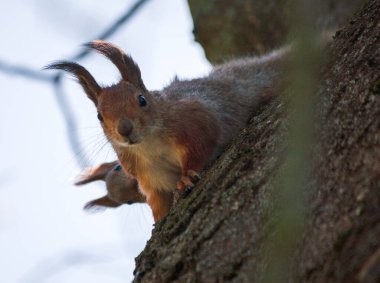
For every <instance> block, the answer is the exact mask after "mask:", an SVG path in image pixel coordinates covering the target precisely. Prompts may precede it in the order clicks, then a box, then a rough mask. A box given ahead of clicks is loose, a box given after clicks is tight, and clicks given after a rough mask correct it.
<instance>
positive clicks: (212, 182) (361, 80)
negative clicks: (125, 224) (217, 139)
mask: <svg viewBox="0 0 380 283" xmlns="http://www.w3.org/2000/svg"><path fill="white" fill-rule="evenodd" d="M323 77H324V79H323V80H322V82H321V85H320V91H319V104H318V109H319V111H318V120H319V122H320V129H319V130H320V132H319V136H320V143H319V148H320V151H319V152H320V154H319V156H317V157H316V160H317V165H318V166H317V169H315V171H314V172H313V178H312V181H311V182H310V184H311V185H310V186H308V187H306V188H305V192H307V193H308V195H311V197H310V198H308V203H307V207H308V209H309V210H308V214H307V219H306V229H305V231H304V235H303V242H302V243H301V244H300V248H299V250H298V252H297V253H296V255H295V256H294V259H293V261H294V272H293V276H292V277H293V278H292V279H293V281H294V282H380V115H379V114H380V1H378V0H371V1H369V2H368V3H367V4H366V5H365V6H364V7H363V9H362V10H361V11H360V13H358V14H357V15H356V17H355V18H354V19H353V20H351V21H350V22H349V24H347V25H346V26H345V27H344V29H342V30H341V31H339V32H337V34H336V37H335V40H334V41H333V42H332V44H331V46H330V48H329V55H328V63H327V64H326V67H325V68H324V72H323ZM284 108H285V107H284V103H283V102H282V101H281V100H280V99H275V100H274V101H272V102H271V103H270V104H268V105H266V106H265V107H264V108H262V109H261V111H259V112H258V113H254V117H253V118H252V119H251V121H250V123H249V125H248V126H247V128H246V129H245V130H243V131H242V132H241V134H240V135H239V136H237V137H236V139H235V140H234V141H233V142H232V144H231V145H230V147H229V148H228V149H227V150H226V151H225V153H224V154H223V155H222V156H221V157H220V158H219V159H218V160H217V161H216V162H214V164H213V165H212V166H211V168H209V169H208V170H207V172H205V173H204V175H203V176H202V177H203V178H202V180H201V181H200V182H199V183H198V184H197V186H196V187H195V188H194V190H193V191H192V192H191V194H190V195H189V196H187V197H186V198H184V199H181V200H179V202H178V203H177V204H176V206H175V207H173V209H172V210H171V212H170V213H169V215H168V216H167V217H166V218H164V219H163V220H162V221H160V222H159V223H157V224H156V225H155V228H154V230H153V235H152V238H151V239H150V240H149V242H148V243H147V246H146V248H145V249H144V251H143V252H142V253H141V254H140V255H139V257H138V258H137V259H136V264H137V265H136V270H135V280H134V281H135V282H172V281H175V282H257V281H258V279H259V278H261V276H262V273H263V272H264V267H265V263H266V261H267V257H268V256H267V255H266V253H265V252H264V249H263V244H264V243H265V241H266V239H267V238H268V233H269V231H270V229H271V227H272V224H273V221H272V220H273V219H272V216H273V210H274V206H275V202H274V199H275V195H276V194H275V192H276V191H275V189H276V186H275V180H276V179H275V176H274V175H275V174H274V173H275V172H276V169H277V168H278V167H279V165H280V164H281V159H280V156H281V153H282V152H283V151H284V144H283V143H282V142H281V141H282V140H283V139H284V136H285V135H286V127H285V123H284V121H285V117H286V115H284V113H285V109H284Z"/></svg>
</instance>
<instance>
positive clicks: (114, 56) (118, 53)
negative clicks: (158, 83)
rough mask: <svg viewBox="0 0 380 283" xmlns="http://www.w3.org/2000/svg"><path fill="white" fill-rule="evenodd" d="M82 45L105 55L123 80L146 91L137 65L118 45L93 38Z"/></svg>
mask: <svg viewBox="0 0 380 283" xmlns="http://www.w3.org/2000/svg"><path fill="white" fill-rule="evenodd" d="M84 46H86V47H88V48H91V49H94V50H96V51H97V52H99V53H100V54H102V55H104V56H105V57H107V58H108V59H109V60H110V61H111V62H112V63H114V64H115V66H116V67H117V68H118V70H119V72H120V74H121V77H122V78H123V80H125V81H127V82H130V83H132V84H133V85H135V86H137V87H139V88H141V89H143V90H144V91H146V88H145V85H144V83H143V81H142V79H141V72H140V68H139V66H138V65H137V64H136V63H135V61H133V59H132V58H131V57H130V56H128V55H127V54H125V53H124V52H123V51H122V50H121V49H120V48H119V47H117V46H115V45H113V44H111V43H109V42H105V41H102V40H94V41H92V42H89V43H86V44H84Z"/></svg>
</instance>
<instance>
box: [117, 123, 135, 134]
mask: <svg viewBox="0 0 380 283" xmlns="http://www.w3.org/2000/svg"><path fill="white" fill-rule="evenodd" d="M132 130H133V125H132V122H131V121H130V120H128V119H122V120H120V122H119V125H118V127H117V131H118V132H119V134H120V135H122V136H123V137H125V138H128V137H129V135H130V134H131V133H132Z"/></svg>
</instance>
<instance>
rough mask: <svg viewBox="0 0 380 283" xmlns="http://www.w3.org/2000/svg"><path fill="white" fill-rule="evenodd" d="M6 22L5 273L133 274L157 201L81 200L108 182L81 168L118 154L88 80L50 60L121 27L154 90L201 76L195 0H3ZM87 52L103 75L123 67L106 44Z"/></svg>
mask: <svg viewBox="0 0 380 283" xmlns="http://www.w3.org/2000/svg"><path fill="white" fill-rule="evenodd" d="M136 3H138V5H136ZM131 9H132V13H129V12H131ZM126 15H132V16H131V17H128V18H127V20H126V21H124V22H121V23H120V24H119V25H114V24H115V22H117V21H118V19H123V16H126ZM0 26H1V29H0V36H1V38H2V44H1V45H0V94H1V103H0V107H1V116H0V117H1V119H0V156H1V161H2V162H0V270H1V272H0V282H6V283H14V282H20V283H24V282H39V283H42V282H55V283H56V282H92V283H96V282H110V283H112V282H128V281H130V280H132V278H133V274H132V272H133V269H134V258H135V257H136V256H137V255H138V254H139V253H140V252H141V251H142V249H143V247H144V246H145V243H146V241H147V240H148V239H149V237H150V233H151V230H152V228H153V226H152V225H153V220H152V216H151V211H150V209H149V208H148V207H147V206H146V205H137V204H136V205H132V206H128V205H124V206H122V207H120V208H117V209H109V210H106V211H104V212H100V213H95V214H89V213H87V212H85V211H83V210H82V207H83V206H84V204H85V203H86V202H88V201H90V200H92V199H94V198H97V197H100V196H103V195H104V194H105V188H104V184H103V183H100V182H99V183H93V184H89V185H87V186H84V187H75V186H73V180H74V178H75V176H76V175H77V174H78V173H80V172H81V170H82V169H83V168H84V167H86V166H93V165H95V164H97V163H101V162H104V161H110V160H114V159H115V156H114V153H113V151H112V149H111V148H110V146H108V145H107V144H106V140H105V138H104V137H103V133H102V130H101V128H100V125H99V124H98V121H97V118H96V111H95V107H94V106H93V104H92V102H91V101H90V100H88V98H87V97H86V96H85V94H84V93H83V91H82V89H81V88H80V86H79V85H77V84H76V83H75V81H74V80H72V79H71V78H70V77H69V76H66V75H65V76H63V77H62V80H61V82H60V83H57V82H56V83H53V81H52V78H53V77H54V75H55V73H53V72H47V71H40V70H41V68H42V67H43V66H44V65H47V64H48V63H50V62H51V61H54V60H60V59H72V58H75V57H76V56H77V55H78V54H79V53H80V52H81V51H83V49H82V48H81V47H80V45H81V44H82V43H85V42H88V41H90V40H93V39H97V38H99V36H100V35H102V33H103V32H104V31H107V30H108V29H109V28H110V27H114V29H113V30H112V32H111V34H109V35H108V36H107V40H108V41H110V42H112V43H115V44H117V45H119V46H120V47H122V48H123V49H124V50H125V51H126V52H127V53H129V54H131V55H132V56H133V58H134V59H135V61H136V62H137V63H138V64H139V66H140V69H141V71H142V76H143V79H144V82H145V84H146V86H147V87H148V88H149V89H160V88H162V87H164V86H165V85H167V84H169V83H170V82H171V80H172V79H173V78H174V76H175V75H178V76H179V78H192V77H197V76H201V75H203V74H205V73H207V72H208V70H209V69H210V65H209V63H208V62H207V60H206V59H205V57H204V53H203V50H202V49H201V47H200V46H199V45H198V44H196V43H195V42H194V39H193V35H192V29H193V24H192V20H191V16H190V13H189V10H188V5H187V1H185V0H177V1H172V0H151V1H136V0H127V1H122V0H112V1H90V0H84V1H74V0H60V1H58V0H54V1H52V0H29V1H25V0H14V1H8V2H4V3H3V5H2V12H1V17H0ZM78 62H79V63H80V64H83V65H84V66H85V67H86V68H87V69H88V70H89V71H90V72H91V73H92V74H93V76H94V77H95V78H96V80H97V81H98V82H99V83H101V84H111V83H113V82H116V81H118V79H119V77H120V75H119V73H118V72H117V70H116V68H115V67H114V66H113V65H112V64H111V63H110V62H109V61H107V60H106V59H104V58H103V57H102V56H100V55H96V54H88V55H85V56H83V57H82V58H81V59H80V60H78Z"/></svg>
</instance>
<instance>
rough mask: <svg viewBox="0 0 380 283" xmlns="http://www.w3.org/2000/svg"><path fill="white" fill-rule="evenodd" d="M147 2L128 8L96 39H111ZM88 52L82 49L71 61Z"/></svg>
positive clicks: (137, 3)
mask: <svg viewBox="0 0 380 283" xmlns="http://www.w3.org/2000/svg"><path fill="white" fill-rule="evenodd" d="M148 1H149V0H139V1H137V2H136V3H135V4H134V5H133V6H132V7H130V8H129V9H128V10H127V11H126V12H125V13H124V14H123V15H122V16H121V17H120V18H118V19H117V20H116V21H115V22H114V23H113V24H112V25H111V26H110V27H108V28H106V29H105V30H104V31H103V32H102V33H100V34H99V35H98V36H97V37H96V39H99V40H105V39H107V38H109V37H111V36H112V35H113V34H114V33H115V32H116V31H117V30H118V29H119V28H121V26H122V25H124V24H125V23H127V22H128V21H129V20H130V19H131V18H132V17H133V16H134V15H135V14H136V12H137V11H138V10H139V9H140V8H141V7H142V6H143V5H144V4H145V3H147V2H148ZM89 52H90V50H89V49H84V50H83V51H81V52H79V53H78V54H77V55H75V56H73V57H72V58H71V60H73V61H77V60H80V59H82V58H83V57H85V56H86V55H87V54H88V53H89Z"/></svg>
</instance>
